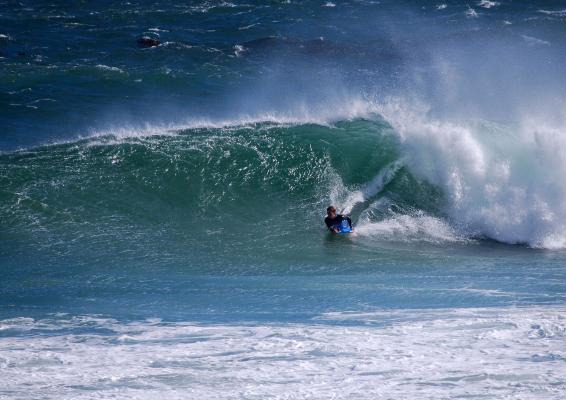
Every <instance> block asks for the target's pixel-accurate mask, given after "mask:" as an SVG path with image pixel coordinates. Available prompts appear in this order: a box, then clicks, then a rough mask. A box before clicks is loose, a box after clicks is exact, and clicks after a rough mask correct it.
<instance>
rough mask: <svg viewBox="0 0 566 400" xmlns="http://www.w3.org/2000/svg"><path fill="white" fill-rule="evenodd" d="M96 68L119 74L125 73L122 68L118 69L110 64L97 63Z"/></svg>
mask: <svg viewBox="0 0 566 400" xmlns="http://www.w3.org/2000/svg"><path fill="white" fill-rule="evenodd" d="M96 68H98V69H100V70H103V71H109V72H117V73H119V74H125V73H126V72H125V71H124V70H123V69H120V68H118V67H112V66H110V65H104V64H98V65H97V66H96Z"/></svg>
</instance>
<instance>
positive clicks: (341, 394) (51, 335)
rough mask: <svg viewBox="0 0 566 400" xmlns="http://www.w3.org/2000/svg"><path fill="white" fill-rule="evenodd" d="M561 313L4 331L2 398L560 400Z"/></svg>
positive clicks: (88, 322) (91, 323) (46, 324)
mask: <svg viewBox="0 0 566 400" xmlns="http://www.w3.org/2000/svg"><path fill="white" fill-rule="evenodd" d="M565 312H566V309H565V308H564V307H550V306H549V307H537V306H532V307H523V308H491V309H489V308H476V309H439V310H402V311H388V310H376V311H373V312H363V313H359V312H335V313H327V314H323V315H321V316H320V317H319V318H317V320H316V321H313V322H312V323H301V324H279V323H277V324H230V325H226V324H217V325H211V326H206V325H199V324H194V323H191V322H185V323H175V324H173V323H163V322H160V321H159V320H150V321H145V322H138V323H130V324H121V323H118V322H117V321H114V320H112V319H103V318H97V317H95V318H89V317H84V318H67V319H66V320H65V319H63V318H64V317H63V318H61V317H60V318H58V319H56V320H55V319H54V320H40V321H33V320H32V321H30V320H29V319H15V320H8V321H1V322H0V324H1V325H9V326H10V327H11V331H10V332H9V331H7V330H4V331H3V335H2V337H1V338H0V370H1V372H0V395H3V396H7V398H19V399H34V398H37V397H38V395H40V396H41V398H44V399H58V400H59V399H74V398H97V399H106V398H108V399H109V398H120V399H155V398H168V399H186V398H195V399H197V398H198V399H233V398H249V399H262V398H273V399H303V398H357V399H376V398H406V399H417V398H419V399H438V398H457V397H485V398H491V399H499V398H500V399H503V398H520V399H535V398H536V399H557V398H560V396H561V394H562V393H564V392H565V391H566V381H565V378H564V377H565V376H566V362H564V361H565V360H566V344H565V343H566V341H565V338H566V318H565V317H564V315H565ZM336 323H340V324H346V325H335V324H336ZM62 328H63V329H64V330H60V329H62ZM31 329H33V331H31ZM97 330H98V331H99V332H100V333H98V334H97V333H96V331H97ZM25 332H28V333H25ZM86 332H90V333H86Z"/></svg>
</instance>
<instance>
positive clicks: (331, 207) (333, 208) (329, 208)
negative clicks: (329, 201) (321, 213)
mask: <svg viewBox="0 0 566 400" xmlns="http://www.w3.org/2000/svg"><path fill="white" fill-rule="evenodd" d="M330 211H336V207H334V206H328V207H327V208H326V212H330Z"/></svg>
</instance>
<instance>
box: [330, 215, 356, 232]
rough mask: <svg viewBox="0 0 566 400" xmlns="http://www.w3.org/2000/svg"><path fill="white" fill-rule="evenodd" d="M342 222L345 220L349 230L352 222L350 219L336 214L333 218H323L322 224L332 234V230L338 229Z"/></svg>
mask: <svg viewBox="0 0 566 400" xmlns="http://www.w3.org/2000/svg"><path fill="white" fill-rule="evenodd" d="M342 220H347V221H348V223H349V224H350V228H351V227H352V220H351V219H350V217H348V216H345V215H342V214H338V215H336V216H335V217H334V218H330V217H326V218H324V223H325V224H326V226H327V227H328V229H330V232H334V231H333V230H332V228H338V229H340V224H341V223H342Z"/></svg>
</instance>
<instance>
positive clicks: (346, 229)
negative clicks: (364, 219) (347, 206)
mask: <svg viewBox="0 0 566 400" xmlns="http://www.w3.org/2000/svg"><path fill="white" fill-rule="evenodd" d="M337 228H338V229H340V232H338V233H352V227H351V226H350V223H349V222H348V220H347V219H343V220H342V222H341V223H340V225H339V226H338V227H337Z"/></svg>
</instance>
